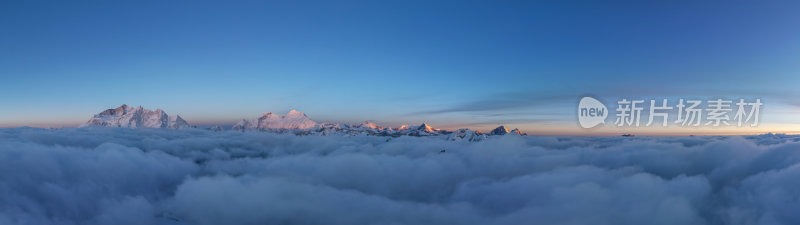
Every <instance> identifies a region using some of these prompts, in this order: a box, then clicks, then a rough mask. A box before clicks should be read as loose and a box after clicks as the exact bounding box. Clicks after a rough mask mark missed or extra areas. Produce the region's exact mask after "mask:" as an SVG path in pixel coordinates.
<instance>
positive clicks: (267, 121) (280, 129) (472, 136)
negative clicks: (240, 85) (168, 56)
mask: <svg viewBox="0 0 800 225" xmlns="http://www.w3.org/2000/svg"><path fill="white" fill-rule="evenodd" d="M88 126H102V127H125V128H139V127H149V128H172V129H182V128H193V127H194V126H192V125H189V123H187V122H186V121H185V120H183V118H181V117H180V116H169V115H167V114H166V113H165V112H164V111H163V110H161V109H156V110H155V111H153V110H148V109H144V108H142V107H141V106H139V107H137V108H134V107H132V106H128V105H122V106H120V107H118V108H115V109H107V110H105V111H103V112H101V113H99V114H97V115H94V116H93V117H92V118H91V119H89V121H87V122H86V123H85V124H83V125H81V126H80V127H88ZM206 130H211V131H224V129H223V128H222V127H221V126H213V127H209V128H206ZM231 130H235V131H241V132H244V131H266V132H275V133H288V134H296V135H318V136H332V135H343V136H358V135H367V136H385V137H400V136H417V137H422V136H441V137H445V138H447V140H452V141H482V140H486V139H487V138H489V137H490V136H498V135H525V134H524V133H522V132H520V130H519V129H514V130H511V131H509V130H508V129H506V128H505V126H499V127H497V128H495V129H494V130H492V131H490V132H489V133H485V134H484V133H481V132H480V131H475V130H470V129H467V128H462V129H458V130H455V131H447V130H442V129H436V128H434V127H433V126H431V125H428V124H427V123H423V124H420V125H418V126H408V125H402V126H400V127H398V128H387V127H381V126H379V125H377V124H375V123H373V122H369V121H365V122H363V123H361V124H352V125H351V124H338V123H329V122H323V123H317V122H315V121H314V120H311V119H310V118H308V116H306V114H304V113H301V112H298V111H297V110H292V111H289V113H287V114H286V115H284V116H279V115H276V114H273V113H265V114H263V115H261V116H260V117H258V118H256V119H254V120H247V119H242V120H241V121H239V122H238V123H236V124H235V125H234V126H233V127H232V128H231Z"/></svg>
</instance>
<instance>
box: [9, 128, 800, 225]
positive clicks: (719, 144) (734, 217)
mask: <svg viewBox="0 0 800 225" xmlns="http://www.w3.org/2000/svg"><path fill="white" fill-rule="evenodd" d="M798 140H800V138H798V136H791V135H760V136H745V137H740V136H726V137H635V138H623V137H535V136H529V137H493V138H490V139H489V140H486V141H483V142H477V143H462V142H451V141H446V140H444V139H441V138H438V137H400V138H393V139H390V140H389V141H387V139H386V138H385V137H368V136H356V137H339V136H332V137H321V136H292V135H280V134H271V133H258V132H246V133H241V132H211V131H204V130H179V131H174V130H163V129H114V128H90V129H58V130H48V129H33V128H15V129H0V178H2V179H0V224H197V225H202V224H587V223H591V224H797V223H798V222H800V216H798V215H797V213H796V212H794V211H795V210H794V209H796V208H798V207H800V200H798V199H800V191H798V190H800V182H798V181H797V179H796V177H798V176H800V167H798V165H799V164H798V163H800V152H798V151H797V149H800V143H798ZM442 149H446V150H447V151H446V152H445V153H440V151H441V150H442Z"/></svg>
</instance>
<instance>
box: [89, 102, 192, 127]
mask: <svg viewBox="0 0 800 225" xmlns="http://www.w3.org/2000/svg"><path fill="white" fill-rule="evenodd" d="M89 126H96V127H128V128H137V127H149V128H172V129H180V128H189V127H192V126H191V125H189V123H187V122H186V121H185V120H183V118H181V117H180V116H177V115H176V116H169V115H167V113H165V112H164V110H161V109H156V110H155V111H153V110H149V109H144V108H143V107H142V106H139V107H137V108H133V107H131V106H128V105H127V104H122V105H121V106H119V107H117V108H116V109H106V110H104V111H103V112H100V113H98V114H95V115H94V116H92V118H90V119H89V121H86V123H84V124H82V125H80V126H79V127H89Z"/></svg>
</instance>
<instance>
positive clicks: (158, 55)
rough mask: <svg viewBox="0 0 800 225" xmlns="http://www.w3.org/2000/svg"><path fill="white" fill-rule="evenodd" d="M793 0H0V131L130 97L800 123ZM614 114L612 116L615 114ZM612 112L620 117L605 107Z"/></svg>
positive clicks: (446, 118)
mask: <svg viewBox="0 0 800 225" xmlns="http://www.w3.org/2000/svg"><path fill="white" fill-rule="evenodd" d="M798 8H800V3H798V2H790V1H759V2H731V1H718V2H715V1H702V2H700V1H604V2H595V1H224V2H222V1H128V2H121V1H113V2H110V1H70V2H64V1H4V2H0V30H2V32H0V77H1V78H2V82H0V127H19V126H34V127H73V126H77V125H79V124H81V123H83V122H85V121H86V120H88V119H89V117H91V116H92V115H93V114H95V113H98V112H100V111H102V110H105V109H108V108H116V107H118V106H119V105H122V104H128V105H136V106H138V105H141V106H143V107H145V108H151V109H155V108H161V109H164V110H165V111H166V112H167V113H169V114H179V115H181V117H183V118H184V119H186V120H187V121H189V122H190V123H194V124H198V125H210V124H227V125H230V124H233V123H235V122H236V121H238V120H240V119H242V118H248V119H250V118H256V117H258V116H259V115H260V114H261V113H265V112H275V113H279V114H283V113H286V112H288V111H289V110H290V109H297V110H299V111H302V112H304V113H306V114H307V115H308V116H309V117H311V118H312V119H314V120H316V121H320V122H321V121H332V122H342V123H359V122H361V121H365V120H369V121H374V122H376V123H379V124H382V125H386V126H397V125H400V124H419V123H422V122H426V123H429V124H431V125H433V126H435V127H440V128H446V129H453V128H459V127H469V128H473V129H478V130H487V129H491V128H493V127H496V126H497V125H501V124H502V125H506V126H507V127H518V128H520V129H522V130H523V131H525V132H528V133H529V134H558V135H560V134H573V135H606V134H614V135H618V134H619V133H646V134H662V135H672V134H674V135H686V134H706V133H710V134H739V133H763V132H785V133H792V132H800V110H798V107H800V100H797V99H796V98H795V96H799V95H800V90H798V89H797V88H796V87H797V86H798V84H800V64H798V63H797V62H798V61H800V14H798V13H796V12H797V10H798ZM583 96H594V97H596V98H598V99H600V100H602V101H603V102H604V103H606V105H609V108H610V109H611V110H613V109H614V108H615V107H614V106H613V104H612V103H615V102H616V101H618V100H620V99H622V98H627V99H648V100H649V99H664V98H667V99H670V100H671V101H676V100H677V99H679V98H697V99H703V100H707V99H716V98H726V99H739V98H745V99H756V98H758V99H761V100H762V102H764V106H763V109H762V111H761V114H760V117H761V124H760V125H759V126H758V127H744V128H741V127H733V128H685V127H666V128H664V127H648V128H630V127H623V128H619V127H614V126H613V125H608V124H606V125H604V126H603V127H601V128H598V129H583V128H580V127H579V126H578V124H577V119H576V117H577V110H576V107H577V102H578V100H579V99H580V98H581V97H583ZM612 120H613V119H609V121H612ZM612 122H613V121H612Z"/></svg>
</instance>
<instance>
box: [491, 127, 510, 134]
mask: <svg viewBox="0 0 800 225" xmlns="http://www.w3.org/2000/svg"><path fill="white" fill-rule="evenodd" d="M507 133H508V129H506V126H503V125H500V126H499V127H497V128H494V130H492V131H490V132H489V134H491V135H505V134H507Z"/></svg>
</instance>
